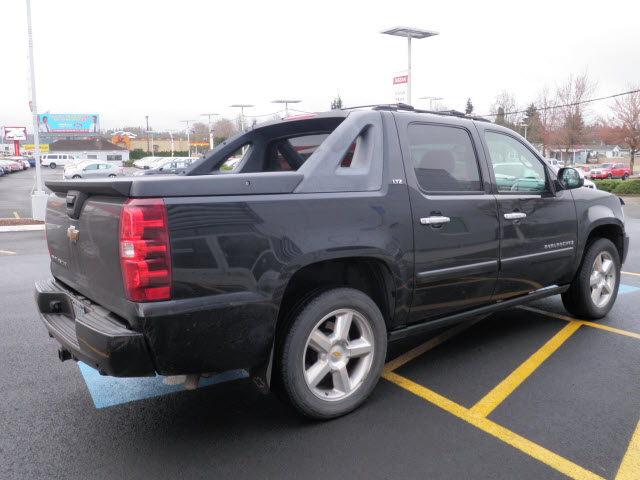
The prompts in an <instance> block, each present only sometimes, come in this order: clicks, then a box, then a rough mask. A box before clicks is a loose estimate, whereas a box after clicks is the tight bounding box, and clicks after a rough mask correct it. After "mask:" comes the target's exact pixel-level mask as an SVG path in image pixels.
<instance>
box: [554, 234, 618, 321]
mask: <svg viewBox="0 0 640 480" xmlns="http://www.w3.org/2000/svg"><path fill="white" fill-rule="evenodd" d="M619 285H620V257H619V255H618V250H617V249H616V247H615V245H614V244H613V243H612V242H611V240H608V239H606V238H600V239H598V240H596V241H595V242H593V243H592V244H591V245H590V246H589V248H588V249H587V251H586V253H585V255H584V257H583V259H582V264H581V265H580V268H579V269H578V272H577V273H576V276H575V277H574V279H573V282H571V286H570V287H569V290H567V291H566V292H564V293H563V294H562V303H563V304H564V307H565V308H566V309H567V310H568V311H569V312H570V313H572V314H573V315H575V316H576V317H579V318H586V319H590V320H598V319H600V318H602V317H604V316H605V315H606V314H607V313H609V310H611V308H612V307H613V304H614V303H615V301H616V298H617V296H618V286H619Z"/></svg>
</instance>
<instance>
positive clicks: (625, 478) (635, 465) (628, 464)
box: [616, 423, 640, 480]
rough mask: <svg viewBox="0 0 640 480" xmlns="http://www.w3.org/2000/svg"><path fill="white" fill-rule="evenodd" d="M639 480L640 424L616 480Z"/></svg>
mask: <svg viewBox="0 0 640 480" xmlns="http://www.w3.org/2000/svg"><path fill="white" fill-rule="evenodd" d="M638 478H640V423H638V426H637V427H636V431H635V432H634V433H633V436H632V437H631V443H630V444H629V447H628V448H627V453H625V454H624V458H623V459H622V463H621V464H620V468H619V469H618V474H617V475H616V480H638Z"/></svg>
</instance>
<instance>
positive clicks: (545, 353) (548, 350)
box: [470, 321, 581, 417]
mask: <svg viewBox="0 0 640 480" xmlns="http://www.w3.org/2000/svg"><path fill="white" fill-rule="evenodd" d="M580 325H581V322H578V321H574V322H571V323H569V324H568V325H567V326H565V327H564V328H563V329H562V330H560V331H559V332H558V333H556V334H555V335H554V336H553V338H552V339H551V340H549V341H548V342H547V343H545V344H544V345H543V346H542V347H541V348H540V349H539V350H538V351H537V352H536V353H534V354H533V355H531V356H530V357H529V358H528V359H527V361H526V362H524V363H523V364H522V365H520V366H519V367H518V368H517V369H515V370H514V371H513V373H511V375H509V376H508V377H507V378H505V379H504V380H503V381H502V382H500V384H499V385H498V386H497V387H495V388H494V389H493V390H491V391H490V392H489V393H488V394H487V395H485V397H484V398H483V399H482V400H480V401H479V402H478V403H476V404H475V405H474V406H473V407H472V408H471V410H470V412H471V413H473V414H476V415H479V416H481V417H486V416H487V415H489V414H490V413H491V412H492V411H493V410H494V409H495V408H496V407H497V406H498V405H500V404H501V403H502V402H503V401H504V400H505V399H506V398H507V397H508V396H509V395H511V393H513V391H514V390H515V389H516V388H518V386H520V384H521V383H522V382H524V381H525V380H526V379H527V378H528V377H529V375H531V374H532V373H533V372H535V371H536V369H537V368H538V367H539V366H540V365H542V363H543V362H544V361H545V360H546V359H547V358H549V357H550V356H551V355H552V354H553V352H555V351H556V350H557V349H558V348H560V346H561V345H562V344H563V343H564V342H565V341H566V340H567V339H568V338H569V337H570V336H571V335H573V334H574V333H575V331H576V330H578V328H580Z"/></svg>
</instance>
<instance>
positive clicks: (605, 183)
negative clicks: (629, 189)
mask: <svg viewBox="0 0 640 480" xmlns="http://www.w3.org/2000/svg"><path fill="white" fill-rule="evenodd" d="M621 183H622V180H595V184H596V187H598V190H603V191H605V192H613V191H614V190H615V188H616V187H617V186H618V185H619V184H621Z"/></svg>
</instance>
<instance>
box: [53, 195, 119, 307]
mask: <svg viewBox="0 0 640 480" xmlns="http://www.w3.org/2000/svg"><path fill="white" fill-rule="evenodd" d="M126 200H127V198H126V197H122V196H109V195H95V196H94V195H85V194H82V193H81V192H77V191H71V190H70V191H68V192H54V193H52V194H51V195H50V196H49V200H48V203H47V215H46V232H47V241H48V245H49V253H50V255H51V273H52V274H53V276H54V277H55V278H57V279H58V280H60V281H62V282H64V283H65V284H66V285H68V286H69V287H71V288H73V289H74V290H76V291H77V292H78V293H80V294H81V295H84V296H86V297H87V298H89V299H91V300H92V301H94V302H96V303H98V304H100V305H102V306H104V307H105V308H108V309H110V310H112V311H113V312H115V313H118V314H119V315H122V316H124V315H125V314H126V312H127V311H129V309H128V308H126V307H127V303H128V302H127V300H126V296H125V292H124V285H123V281H122V273H121V267H120V260H119V259H120V255H119V251H118V248H119V245H118V232H119V223H120V212H121V209H122V204H123V203H124V202H125V201H126ZM68 202H72V203H76V202H77V203H76V204H75V205H72V206H70V204H68Z"/></svg>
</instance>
